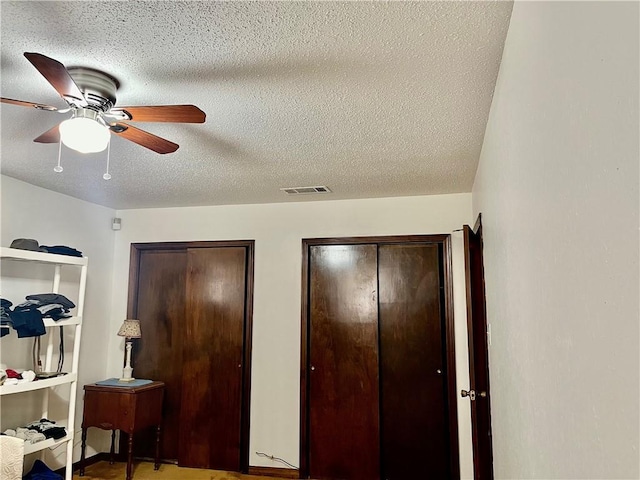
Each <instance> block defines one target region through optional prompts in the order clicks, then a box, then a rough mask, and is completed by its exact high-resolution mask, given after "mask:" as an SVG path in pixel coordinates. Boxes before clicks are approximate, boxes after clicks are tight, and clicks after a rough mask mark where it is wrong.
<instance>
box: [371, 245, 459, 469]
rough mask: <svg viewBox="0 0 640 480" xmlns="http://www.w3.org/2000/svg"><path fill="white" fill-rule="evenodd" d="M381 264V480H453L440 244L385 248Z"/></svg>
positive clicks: (386, 246) (382, 252) (389, 246)
mask: <svg viewBox="0 0 640 480" xmlns="http://www.w3.org/2000/svg"><path fill="white" fill-rule="evenodd" d="M378 259H379V285H380V377H381V381H380V388H381V392H380V394H381V430H382V433H381V436H382V438H381V448H382V469H383V478H385V479H389V480H404V479H407V478H416V479H417V478H424V479H427V478H449V477H450V471H449V436H448V420H447V419H448V416H447V415H448V411H447V404H446V383H445V373H444V364H445V363H444V349H443V306H442V305H441V287H442V282H441V277H440V265H439V261H440V260H439V253H438V246H437V245H428V244H398V245H393V244H391V245H380V247H379V252H378ZM439 371H440V373H439Z"/></svg>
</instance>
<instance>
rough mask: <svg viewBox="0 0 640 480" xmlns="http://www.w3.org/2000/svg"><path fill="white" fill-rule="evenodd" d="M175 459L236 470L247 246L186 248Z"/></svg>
mask: <svg viewBox="0 0 640 480" xmlns="http://www.w3.org/2000/svg"><path fill="white" fill-rule="evenodd" d="M187 255H188V262H187V263H188V269H187V271H188V273H187V282H186V298H187V304H188V315H187V317H186V318H185V319H184V324H183V329H184V331H183V336H184V341H185V345H189V348H188V349H185V351H184V355H183V357H184V364H183V369H182V372H183V379H182V380H183V381H182V417H181V422H182V424H181V430H180V447H181V449H180V456H179V464H180V465H182V466H188V467H200V468H214V469H219V470H235V471H238V470H239V469H240V420H241V405H242V361H243V360H242V358H243V335H244V325H245V294H246V249H245V248H243V247H221V248H194V249H189V250H188V254H187Z"/></svg>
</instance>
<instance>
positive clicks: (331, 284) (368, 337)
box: [308, 245, 380, 480]
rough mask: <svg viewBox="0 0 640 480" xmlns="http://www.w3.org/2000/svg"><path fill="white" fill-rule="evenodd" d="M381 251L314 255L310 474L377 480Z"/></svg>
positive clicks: (336, 248)
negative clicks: (378, 263) (379, 266)
mask: <svg viewBox="0 0 640 480" xmlns="http://www.w3.org/2000/svg"><path fill="white" fill-rule="evenodd" d="M376 251H377V247H376V245H323V246H312V247H311V248H310V252H309V273H310V277H309V332H310V333H309V362H310V367H309V377H310V379H309V401H308V408H309V473H310V476H311V478H318V479H320V478H332V479H339V478H348V479H353V480H356V479H362V480H374V479H377V478H379V468H380V462H379V458H380V457H379V449H380V443H379V442H380V437H379V423H378V415H379V411H378V408H379V395H378V390H379V388H378V305H377V261H376V256H377V254H376Z"/></svg>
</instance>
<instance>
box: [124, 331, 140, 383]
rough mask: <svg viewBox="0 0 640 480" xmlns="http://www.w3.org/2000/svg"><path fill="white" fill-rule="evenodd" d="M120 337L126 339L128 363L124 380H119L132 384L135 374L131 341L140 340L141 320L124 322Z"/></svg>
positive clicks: (125, 367)
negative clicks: (132, 364)
mask: <svg viewBox="0 0 640 480" xmlns="http://www.w3.org/2000/svg"><path fill="white" fill-rule="evenodd" d="M118 335H119V336H120V337H125V351H126V355H127V356H126V358H127V360H126V362H125V365H124V368H123V369H122V378H121V379H120V380H119V381H121V382H131V381H133V380H134V378H133V377H132V376H131V374H132V373H133V368H132V367H131V348H132V347H133V345H132V342H131V339H132V338H140V337H141V336H142V335H141V332H140V320H133V319H130V318H128V319H126V320H125V321H124V322H122V326H121V327H120V330H118Z"/></svg>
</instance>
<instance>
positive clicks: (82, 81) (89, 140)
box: [0, 52, 206, 153]
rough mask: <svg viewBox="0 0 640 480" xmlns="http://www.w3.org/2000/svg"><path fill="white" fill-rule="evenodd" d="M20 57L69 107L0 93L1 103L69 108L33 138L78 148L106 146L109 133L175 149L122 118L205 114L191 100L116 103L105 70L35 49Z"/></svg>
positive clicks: (197, 119) (189, 118)
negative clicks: (73, 63)
mask: <svg viewBox="0 0 640 480" xmlns="http://www.w3.org/2000/svg"><path fill="white" fill-rule="evenodd" d="M24 56H25V57H26V58H27V60H29V61H30V62H31V64H32V65H33V66H34V67H35V68H36V69H37V70H38V71H39V72H40V73H41V74H42V76H43V77H44V78H45V79H46V80H47V81H48V82H49V83H50V84H51V85H52V86H53V88H55V90H56V91H57V92H58V94H60V96H61V97H62V98H63V99H64V100H65V101H66V102H67V104H68V105H69V108H65V109H58V108H56V107H52V106H50V105H42V104H40V103H33V102H25V101H22V100H13V99H11V98H4V97H1V98H0V101H1V102H2V103H8V104H11V105H19V106H23V107H33V108H36V109H38V110H46V111H50V112H57V113H69V112H71V115H72V116H71V118H69V119H67V120H65V121H63V122H62V123H60V124H59V125H56V126H55V127H53V128H51V129H50V130H48V131H46V132H45V133H43V134H42V135H40V136H39V137H38V138H36V139H34V142H38V143H58V142H60V141H61V140H62V143H64V144H65V145H66V146H68V147H69V148H72V149H74V150H77V151H79V152H82V153H91V152H100V151H102V150H104V149H105V148H106V147H107V144H108V143H109V139H110V133H113V134H115V135H118V136H119V137H123V138H125V139H127V140H130V141H132V142H134V143H137V144H138V145H141V146H143V147H146V148H148V149H150V150H153V151H154V152H157V153H171V152H175V151H176V150H177V149H178V147H179V145H178V144H176V143H173V142H170V141H169V140H166V139H164V138H161V137H158V136H156V135H153V134H151V133H149V132H146V131H144V130H141V129H139V128H136V127H134V126H133V125H130V124H129V123H127V122H174V123H204V121H205V118H206V115H205V113H204V112H203V111H202V110H200V109H199V108H198V107H196V106H195V105H157V106H139V107H116V106H115V105H116V91H117V89H118V86H119V84H118V81H117V80H116V79H114V78H113V77H111V76H110V75H108V74H106V73H104V72H101V71H99V70H94V69H91V68H84V67H73V68H66V67H65V66H64V65H63V64H62V63H60V62H58V61H57V60H54V59H53V58H49V57H47V56H45V55H42V54H40V53H30V52H26V53H25V54H24Z"/></svg>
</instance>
